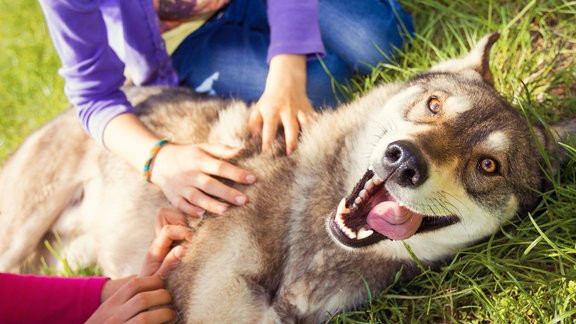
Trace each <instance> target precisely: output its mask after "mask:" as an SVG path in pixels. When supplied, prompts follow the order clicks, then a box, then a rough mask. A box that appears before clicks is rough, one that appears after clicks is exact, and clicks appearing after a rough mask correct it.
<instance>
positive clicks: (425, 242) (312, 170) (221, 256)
mask: <svg viewBox="0 0 576 324" xmlns="http://www.w3.org/2000/svg"><path fill="white" fill-rule="evenodd" d="M496 38H497V34H492V35H488V36H487V37H485V38H483V39H482V40H481V41H480V42H479V43H478V45H477V46H476V47H475V48H474V49H473V50H472V51H471V52H470V53H469V54H468V55H467V56H465V57H464V58H461V59H457V60H452V61H448V62H444V63H441V64H439V65H437V66H435V67H433V68H432V69H431V71H430V72H427V73H424V74H422V75H420V76H417V77H415V78H414V79H412V80H409V81H407V82H404V83H398V84H386V85H382V86H378V87H376V89H374V90H373V91H371V92H370V93H369V94H367V95H366V96H364V97H362V98H360V99H358V100H357V101H355V102H353V103H351V104H349V105H345V106H343V107H340V108H339V109H338V110H336V111H330V112H325V113H323V114H322V115H321V117H320V118H319V119H318V120H317V122H315V123H314V124H313V125H312V126H311V127H309V128H308V129H306V130H305V131H304V132H303V134H302V136H301V141H300V144H299V147H298V150H297V151H296V153H295V154H294V155H293V156H290V157H287V156H285V155H283V153H282V152H283V147H282V145H281V144H278V143H281V140H279V141H277V142H278V143H277V146H276V147H275V148H274V150H273V152H270V153H263V154H261V153H258V148H259V145H260V143H259V141H258V140H257V139H253V138H251V137H250V136H249V135H248V133H247V131H246V130H245V125H246V122H247V118H248V116H249V108H248V107H247V106H246V105H245V104H244V103H241V102H230V101H222V100H218V99H207V98H198V97H195V96H194V95H193V94H192V93H191V91H189V90H185V89H174V88H170V89H161V88H154V89H136V88H135V89H129V90H127V93H128V96H129V97H130V99H131V100H132V101H133V102H134V103H135V104H138V107H137V108H138V110H139V112H140V115H141V119H142V120H143V121H144V123H145V124H146V125H147V126H148V127H150V129H152V130H153V131H154V132H156V133H158V134H159V135H160V136H163V137H169V138H172V139H173V140H174V141H175V142H178V143H200V142H211V143H223V144H230V145H235V146H238V145H242V146H244V147H246V150H245V151H244V154H243V156H241V157H240V158H238V159H237V160H236V161H235V163H237V164H239V165H240V166H242V167H245V168H247V169H250V170H253V171H254V172H255V173H256V174H257V176H258V179H259V181H258V182H257V184H255V185H251V186H246V187H241V190H243V191H244V192H245V193H246V194H247V195H248V196H249V198H250V203H249V204H248V205H247V206H245V207H241V208H232V209H230V210H229V212H228V214H227V215H226V216H224V217H218V216H214V215H206V216H205V217H204V219H202V220H201V221H199V222H197V223H194V224H192V226H194V227H195V228H196V234H195V236H194V241H193V242H192V243H191V244H189V245H188V247H187V254H186V257H185V259H184V260H183V261H182V263H181V264H180V265H179V266H178V267H177V269H176V270H175V271H174V272H173V273H172V275H171V276H170V278H169V287H170V290H171V291H172V293H173V294H174V302H175V305H176V307H177V309H178V310H179V315H180V320H181V321H183V322H202V323H203V322H212V323H232V322H234V323H256V322H276V323H278V322H282V323H293V322H306V323H313V322H318V321H320V320H322V319H323V318H325V317H326V316H327V315H329V314H332V313H335V312H338V311H341V310H343V309H349V308H353V307H355V306H357V305H359V304H362V303H364V302H366V301H367V296H368V293H369V291H368V289H370V290H372V291H381V290H383V289H384V288H385V287H386V286H387V285H389V284H390V283H391V282H392V281H393V280H394V278H395V276H396V275H397V273H398V272H399V271H400V270H401V269H402V270H401V276H402V277H410V276H413V275H414V274H415V273H416V272H417V267H416V266H415V262H414V261H413V260H412V258H411V256H410V254H409V253H408V252H407V249H406V247H405V246H404V242H405V243H406V244H407V245H409V246H410V247H411V250H412V251H413V252H414V254H415V255H416V256H417V257H418V258H419V259H420V261H422V262H423V263H424V264H427V265H429V264H433V263H436V262H439V261H442V260H443V259H445V258H447V257H450V256H451V255H453V254H454V253H455V252H456V251H458V249H460V248H462V247H464V246H466V245H469V244H471V243H473V242H475V241H477V240H479V239H482V238H484V237H486V236H488V235H490V234H492V233H494V232H495V231H497V230H498V228H499V227H500V226H501V225H502V224H504V223H505V222H506V221H508V220H509V219H510V218H511V217H513V215H515V214H517V213H518V212H522V211H524V210H526V209H528V208H530V207H531V206H532V205H533V204H534V203H535V201H536V199H537V194H536V191H535V190H538V189H539V188H541V184H542V181H541V179H542V177H541V174H540V167H539V165H538V162H537V156H539V155H538V153H537V152H538V151H537V148H536V144H535V138H534V136H533V135H536V138H539V139H540V141H541V142H542V143H544V145H545V146H546V147H552V144H553V143H554V139H550V140H547V138H548V137H546V136H545V135H544V132H542V131H540V130H538V129H535V130H534V134H533V133H532V132H531V128H530V127H529V126H528V124H527V122H526V121H525V119H524V117H523V116H522V115H521V114H519V113H518V112H517V111H516V110H514V109H513V108H511V107H510V105H509V104H508V103H506V101H505V100H504V99H503V98H502V97H501V96H499V95H498V93H497V92H496V91H495V90H494V89H493V88H492V86H491V82H492V75H491V73H490V70H489V68H488V52H489V49H490V47H491V46H492V43H493V42H494V41H495V40H496ZM431 96H434V97H436V98H438V100H440V102H441V103H442V110H441V112H440V113H438V114H433V113H431V111H430V110H429V107H428V105H429V102H430V98H431ZM574 125H575V123H574V122H573V121H572V122H570V123H564V124H563V125H562V127H561V128H558V129H559V130H561V131H560V132H559V134H557V135H558V136H563V135H564V134H567V133H569V132H573V131H574V129H575V126H574ZM557 139H558V138H556V139H555V140H557ZM391 143H400V144H399V145H400V146H402V145H405V146H409V147H410V148H411V150H412V151H415V154H414V155H415V156H417V158H418V159H419V160H420V162H418V163H420V164H418V165H420V166H421V164H425V165H424V166H422V168H423V169H422V170H420V171H421V173H422V174H419V178H418V179H416V178H414V177H413V174H410V175H409V177H408V178H406V175H405V174H404V175H403V173H402V172H401V170H404V169H403V168H404V167H405V166H404V164H402V165H399V166H391V165H390V163H389V161H386V159H388V158H389V155H390V154H389V148H390V146H391ZM406 143H408V144H406ZM402 147H403V146H402ZM413 153H414V152H413ZM486 158H489V159H492V160H495V161H498V169H497V172H495V173H486V172H483V171H482V170H481V169H480V167H481V166H479V161H482V160H483V159H486ZM420 166H419V167H420ZM368 169H372V170H373V172H374V173H375V174H376V176H379V177H380V178H381V179H384V180H385V181H386V182H385V186H386V190H387V191H388V192H389V195H390V196H392V197H393V198H394V199H396V200H397V201H401V202H402V203H403V204H404V205H405V206H406V207H405V208H408V209H409V210H412V211H415V212H418V213H420V214H424V215H428V216H429V217H428V218H429V220H430V219H431V220H432V221H431V222H430V223H429V224H428V225H427V226H428V230H422V231H421V232H418V233H416V234H415V235H413V236H411V237H410V238H407V239H406V240H405V241H404V242H402V241H393V240H387V239H383V237H379V236H378V235H377V234H374V235H373V236H371V237H369V238H368V239H367V241H362V240H358V241H362V242H364V243H362V244H357V243H358V242H356V241H355V240H354V239H350V238H346V234H345V233H344V232H341V231H340V230H338V226H337V225H335V224H336V223H335V211H336V209H337V206H338V205H339V203H340V201H341V200H342V199H343V198H344V197H347V195H350V193H351V192H352V191H353V188H354V187H355V184H356V183H357V182H358V181H359V180H360V179H362V178H363V175H364V174H365V173H366V171H367V170H368ZM416 171H418V170H416ZM368 176H372V173H369V175H368ZM420 176H421V177H420ZM402 177H404V178H402ZM407 179H408V180H407ZM406 181H408V182H406ZM0 186H1V192H2V195H1V196H0V213H1V215H0V216H1V218H0V250H1V251H3V252H2V256H1V257H0V270H3V271H7V270H18V269H19V268H20V267H21V264H22V263H23V262H24V260H25V259H26V257H28V256H29V255H31V254H33V252H35V251H36V254H35V255H36V259H37V258H38V257H39V256H41V255H45V253H43V250H44V249H43V248H42V241H43V238H45V237H46V235H48V234H49V233H50V231H51V230H53V231H56V232H58V233H59V234H60V236H61V238H62V240H63V246H62V249H63V250H62V251H63V253H64V254H65V256H66V257H68V259H69V260H74V261H75V262H77V263H78V264H81V265H87V264H91V263H96V264H98V265H99V266H101V267H102V268H103V270H104V273H105V274H107V275H111V276H123V275H127V274H132V273H137V272H138V268H139V266H140V264H141V261H142V258H143V255H144V253H145V251H146V249H147V247H148V245H149V243H150V242H151V239H152V235H153V219H154V214H155V212H156V210H157V208H158V207H159V206H163V205H166V204H167V201H166V199H165V198H164V196H163V195H162V193H161V192H160V191H159V190H158V189H157V188H155V187H154V186H152V185H149V184H147V183H146V182H145V181H144V180H143V179H142V178H141V176H140V174H138V172H137V171H135V170H133V169H132V168H131V167H130V166H128V165H127V164H126V163H125V162H123V161H121V160H120V159H119V158H117V157H114V156H113V155H112V154H110V153H108V152H107V151H106V150H104V149H102V148H100V147H99V146H98V145H97V144H96V143H95V142H93V141H92V140H91V139H89V138H88V137H87V136H86V135H85V134H84V133H83V130H82V129H81V127H80V125H79V123H78V122H77V120H76V117H75V116H74V113H73V112H66V113H64V114H62V115H61V116H59V117H57V118H56V119H54V120H53V121H52V122H50V123H49V124H47V125H46V126H45V127H43V128H42V129H40V130H39V131H37V132H36V133H34V134H33V135H31V136H30V137H29V138H28V139H27V140H26V141H25V142H24V144H23V145H22V147H21V148H20V149H19V151H17V152H16V154H15V155H14V156H13V157H12V158H11V159H10V160H9V161H8V162H7V163H6V165H5V167H4V169H3V170H2V173H1V174H0ZM239 187H240V186H239ZM353 198H354V197H352V200H353ZM346 207H347V208H349V207H350V204H349V203H348V202H347V204H346ZM346 222H347V223H346V226H349V227H352V228H353V230H357V229H358V225H351V224H349V222H350V221H349V220H347V221H346ZM435 222H436V223H435ZM443 222H446V223H443ZM359 226H362V224H361V225H359Z"/></svg>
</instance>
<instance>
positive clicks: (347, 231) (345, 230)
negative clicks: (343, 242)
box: [344, 227, 356, 239]
mask: <svg viewBox="0 0 576 324" xmlns="http://www.w3.org/2000/svg"><path fill="white" fill-rule="evenodd" d="M344 233H346V235H347V236H348V237H349V238H351V239H355V238H356V233H354V232H352V230H351V229H349V228H348V227H345V228H344Z"/></svg>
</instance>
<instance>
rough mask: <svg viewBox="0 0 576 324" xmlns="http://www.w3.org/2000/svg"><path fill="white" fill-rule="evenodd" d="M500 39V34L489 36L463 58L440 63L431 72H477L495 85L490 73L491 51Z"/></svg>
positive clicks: (487, 81)
mask: <svg viewBox="0 0 576 324" xmlns="http://www.w3.org/2000/svg"><path fill="white" fill-rule="evenodd" d="M499 37H500V34H499V33H491V34H488V35H486V36H484V37H482V39H480V40H479V41H478V43H477V44H476V46H475V47H474V48H473V49H472V50H471V51H470V52H468V54H467V55H465V56H464V57H461V58H457V59H452V60H448V61H444V62H441V63H438V64H437V65H435V66H433V67H432V68H431V69H430V71H431V72H452V73H469V72H471V71H472V72H476V73H478V74H479V75H480V77H481V78H482V79H483V80H484V81H485V82H486V83H488V84H490V85H492V86H493V85H494V77H493V76H492V72H491V71H490V49H491V48H492V45H493V44H494V42H496V41H497V40H498V38H499Z"/></svg>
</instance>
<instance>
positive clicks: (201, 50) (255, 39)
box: [40, 0, 414, 214]
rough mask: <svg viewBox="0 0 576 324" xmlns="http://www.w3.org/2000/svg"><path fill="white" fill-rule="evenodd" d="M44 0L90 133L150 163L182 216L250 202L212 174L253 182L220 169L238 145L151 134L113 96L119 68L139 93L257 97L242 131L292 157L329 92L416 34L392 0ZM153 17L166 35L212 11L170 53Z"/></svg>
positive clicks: (331, 97)
mask: <svg viewBox="0 0 576 324" xmlns="http://www.w3.org/2000/svg"><path fill="white" fill-rule="evenodd" d="M40 3H41V4H42V8H43V11H44V13H45V16H46V21H47V23H48V27H49V30H50V34H51V36H52V38H53V40H54V45H55V47H56V50H57V52H58V53H59V55H60V57H61V59H62V63H63V68H62V69H61V70H60V73H61V74H62V75H63V76H64V78H65V80H66V93H67V96H68V98H69V100H70V101H71V102H72V104H73V105H74V106H75V107H77V108H78V114H79V116H80V119H81V121H82V123H83V125H84V126H85V128H86V129H87V131H88V132H89V133H90V134H91V135H92V136H93V137H94V138H96V139H97V140H99V141H100V142H101V143H102V144H103V145H104V146H106V147H107V148H109V149H110V150H111V151H113V152H116V153H118V154H119V155H121V156H123V157H124V158H125V159H127V160H128V161H130V162H131V164H132V165H134V166H135V167H137V168H141V166H142V165H145V167H144V169H145V171H146V172H145V175H146V176H147V178H148V179H149V180H150V181H151V182H152V183H155V184H157V185H158V186H160V188H161V189H162V190H163V192H164V193H165V195H166V197H167V198H168V199H169V200H170V202H171V203H172V204H173V205H174V206H175V207H177V208H179V209H180V210H182V211H183V212H186V213H189V214H194V213H196V214H202V213H204V211H205V210H209V211H211V212H215V213H218V214H223V213H224V212H225V211H226V210H227V208H228V207H229V204H233V205H243V204H245V203H247V202H248V198H247V197H246V196H245V195H244V194H243V193H242V192H240V191H238V190H236V189H233V188H231V187H229V186H226V185H224V184H222V183H221V182H220V181H218V180H216V177H219V178H226V179H230V180H233V181H236V182H239V183H243V184H250V183H254V182H255V181H256V177H255V176H254V174H252V173H251V172H249V171H247V170H243V169H240V168H238V167H236V166H234V165H232V164H230V163H228V162H226V161H223V160H226V159H229V158H232V157H234V156H235V155H236V154H238V153H239V151H240V149H239V148H231V147H225V146H217V145H207V144H198V145H175V144H172V143H168V144H166V142H165V141H162V140H161V139H159V138H157V137H156V136H155V135H154V134H152V133H151V132H150V131H149V130H148V129H146V127H144V126H143V125H142V123H141V122H140V121H139V120H138V118H137V117H136V116H135V114H134V108H133V107H131V106H130V104H129V103H128V102H127V100H126V98H125V96H124V95H123V93H122V92H121V91H120V90H119V89H120V86H121V85H122V84H123V82H124V76H123V74H122V71H123V69H124V67H125V68H126V70H127V71H128V73H129V75H130V76H131V79H132V81H133V82H134V83H135V84H136V85H171V86H174V85H177V84H179V83H181V84H184V85H187V86H189V87H192V88H193V89H195V90H197V91H198V92H206V93H208V94H212V95H214V94H215V95H219V96H223V97H234V98H241V99H244V100H247V101H256V109H254V110H253V112H252V114H251V116H250V118H249V121H248V125H247V127H248V129H249V130H250V132H251V133H252V134H253V135H254V136H261V137H262V147H263V150H268V149H269V148H270V147H271V146H272V143H273V141H274V139H275V138H276V134H277V132H278V130H280V129H281V130H283V132H284V138H285V141H286V150H287V153H288V154H291V153H292V152H294V150H295V149H296V144H297V140H298V135H299V131H300V129H301V128H302V127H303V126H304V125H306V124H307V123H308V122H309V121H310V120H311V119H313V118H314V117H315V114H316V113H315V110H314V109H315V108H316V109H320V108H321V107H332V106H335V105H336V104H337V103H338V101H339V98H338V96H337V95H335V94H334V91H333V87H334V84H335V83H336V84H340V83H345V82H346V81H347V80H350V78H351V77H352V76H353V74H354V73H356V72H359V73H368V72H369V71H370V70H371V67H372V66H373V65H376V64H377V63H378V62H380V61H385V60H386V57H387V56H391V55H392V54H393V52H394V50H395V48H400V47H402V45H403V42H404V40H405V37H406V36H407V35H410V34H412V33H413V30H414V28H413V23H412V20H411V18H410V16H409V15H408V14H407V13H406V12H405V11H404V10H403V9H402V8H401V6H400V5H399V4H398V3H397V2H396V1H395V0H364V1H360V2H358V1H355V2H352V1H347V0H320V1H319V0H302V1H292V0H268V1H264V0H233V1H228V0H196V1H191V0H154V1H151V0H148V1H146V0H140V1H138V0H125V1H117V0H105V1H98V2H97V1H79V0H65V1H57V0H40ZM154 10H157V11H158V15H159V16H160V18H161V19H163V21H164V22H168V24H164V26H166V25H169V26H171V27H174V26H178V25H179V24H180V23H181V22H182V21H185V20H186V19H188V18H190V17H194V16H196V15H201V14H205V13H208V14H210V13H212V15H211V17H210V18H209V19H208V20H207V21H206V22H205V23H204V24H203V25H202V26H201V27H200V28H199V29H198V30H196V31H194V32H193V33H191V34H190V35H189V36H188V37H186V39H185V40H184V41H183V42H182V43H181V44H179V46H177V48H176V50H175V51H174V52H173V53H172V56H171V57H170V56H168V54H167V53H166V48H165V44H164V43H163V41H162V39H161V37H160V33H159V28H160V25H159V24H158V20H157V17H156V16H155V15H156V13H155V12H154ZM324 45H326V47H325V46H324ZM174 68H175V70H174ZM151 147H152V148H153V149H152V152H153V153H152V154H151V156H152V158H149V157H148V151H149V150H150V148H151ZM160 148H161V150H160ZM152 171H153V172H152ZM218 198H220V199H218Z"/></svg>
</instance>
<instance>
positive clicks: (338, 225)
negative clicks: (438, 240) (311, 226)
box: [329, 170, 458, 247]
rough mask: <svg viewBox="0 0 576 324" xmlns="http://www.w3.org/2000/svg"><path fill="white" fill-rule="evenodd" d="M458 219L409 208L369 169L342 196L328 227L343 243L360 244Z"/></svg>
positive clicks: (401, 236) (402, 237)
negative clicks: (394, 196)
mask: <svg viewBox="0 0 576 324" xmlns="http://www.w3.org/2000/svg"><path fill="white" fill-rule="evenodd" d="M457 222H458V218H457V217H456V216H452V215H451V216H426V215H421V214H418V213H416V212H414V211H411V210H409V209H408V208H407V207H405V206H403V204H402V203H401V202H398V201H396V200H395V199H394V198H393V197H392V196H391V195H390V194H389V193H388V192H387V191H386V189H385V188H384V180H382V179H381V178H380V177H378V176H377V175H375V174H374V171H372V170H368V171H367V172H366V173H365V174H364V176H363V177H362V179H361V180H360V181H359V182H358V184H356V186H355V187H354V190H353V191H352V193H351V194H350V195H349V196H348V197H346V198H342V201H340V204H339V205H338V208H337V209H336V211H335V212H334V213H333V214H332V216H331V217H330V221H329V227H330V230H331V231H332V234H334V236H335V237H336V239H338V240H339V241H340V242H341V243H342V244H344V245H346V246H349V247H363V246H368V245H371V244H374V243H377V242H379V241H381V240H406V239H408V238H410V237H412V236H413V235H414V234H416V233H423V232H427V231H431V230H436V229H439V228H442V227H446V226H449V225H452V224H455V223H457Z"/></svg>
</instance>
